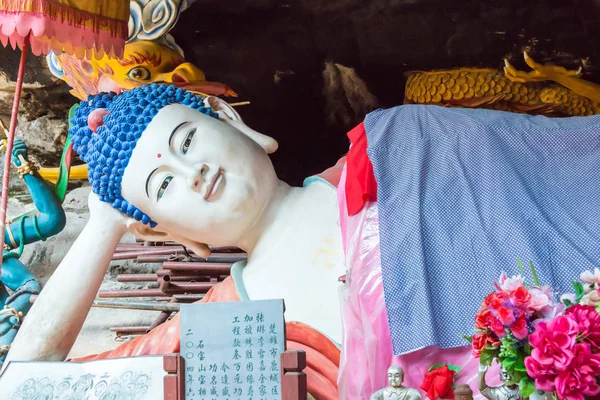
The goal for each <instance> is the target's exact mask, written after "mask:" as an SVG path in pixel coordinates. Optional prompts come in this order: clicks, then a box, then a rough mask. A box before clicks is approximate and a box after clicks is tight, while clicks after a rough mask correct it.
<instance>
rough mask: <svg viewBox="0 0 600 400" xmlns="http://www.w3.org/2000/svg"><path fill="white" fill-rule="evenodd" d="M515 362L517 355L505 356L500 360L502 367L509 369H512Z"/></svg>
mask: <svg viewBox="0 0 600 400" xmlns="http://www.w3.org/2000/svg"><path fill="white" fill-rule="evenodd" d="M516 362H517V357H515V356H510V357H507V358H505V359H504V360H502V365H503V366H504V368H506V369H509V370H510V369H513V366H514V365H515V363H516Z"/></svg>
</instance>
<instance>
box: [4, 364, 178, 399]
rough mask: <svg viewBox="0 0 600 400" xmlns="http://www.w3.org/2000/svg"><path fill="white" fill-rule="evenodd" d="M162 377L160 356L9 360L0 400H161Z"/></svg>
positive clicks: (163, 374)
mask: <svg viewBox="0 0 600 400" xmlns="http://www.w3.org/2000/svg"><path fill="white" fill-rule="evenodd" d="M165 375H167V373H166V372H165V371H164V369H163V356H144V357H129V358H114V359H108V360H95V361H83V362H48V361H28V362H25V361H13V362H10V363H9V364H8V366H7V367H6V368H5V369H4V371H2V375H0V400H17V399H56V400H63V399H65V400H67V399H87V400H104V399H136V400H142V399H143V400H163V399H164V386H163V380H164V377H165Z"/></svg>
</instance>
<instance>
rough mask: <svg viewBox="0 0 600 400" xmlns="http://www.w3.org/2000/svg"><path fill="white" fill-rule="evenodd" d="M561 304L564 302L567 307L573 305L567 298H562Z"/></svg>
mask: <svg viewBox="0 0 600 400" xmlns="http://www.w3.org/2000/svg"><path fill="white" fill-rule="evenodd" d="M563 304H564V305H565V306H567V308H569V307H571V306H573V303H572V302H571V300H569V299H564V300H563Z"/></svg>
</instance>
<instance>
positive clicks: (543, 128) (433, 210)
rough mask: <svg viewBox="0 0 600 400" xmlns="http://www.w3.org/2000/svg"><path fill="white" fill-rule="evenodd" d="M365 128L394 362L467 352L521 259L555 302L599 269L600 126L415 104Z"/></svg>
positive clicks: (380, 114)
mask: <svg viewBox="0 0 600 400" xmlns="http://www.w3.org/2000/svg"><path fill="white" fill-rule="evenodd" d="M365 128H366V132H367V139H368V148H367V152H368V156H369V159H370V160H371V162H372V164H373V168H374V172H375V178H376V180H377V184H378V193H377V195H378V207H379V227H380V228H379V229H380V240H381V264H382V266H381V268H382V274H383V287H384V293H385V302H386V307H387V311H388V318H389V323H390V329H391V335H392V342H393V347H394V353H395V354H396V355H401V354H405V353H409V352H411V351H415V350H418V349H421V348H424V347H427V346H438V347H441V348H451V347H458V346H464V345H467V344H468V343H467V342H466V341H465V340H464V339H463V338H462V337H461V335H463V334H471V333H473V330H474V317H475V315H476V313H477V310H478V309H479V307H480V305H481V302H482V301H483V299H484V298H485V296H486V295H487V294H488V293H490V292H492V291H493V289H494V288H493V282H494V281H495V280H497V279H498V278H499V277H500V274H501V273H502V272H503V271H504V272H506V273H507V274H508V275H516V274H518V272H519V270H518V266H517V258H520V259H521V260H523V264H524V265H525V267H527V266H528V265H529V262H530V261H531V262H533V264H534V266H535V268H536V271H537V272H538V275H539V279H540V281H541V283H542V284H546V285H549V286H551V287H552V288H553V289H554V290H555V293H557V295H560V294H561V293H565V292H572V291H573V289H572V284H571V282H572V281H574V280H579V274H580V273H581V272H583V271H584V270H586V269H591V268H594V267H600V116H592V117H575V118H562V119H558V118H556V119H555V118H546V117H541V116H536V117H533V116H527V115H520V114H512V113H506V112H499V111H488V110H475V109H458V108H442V107H437V106H422V105H405V106H400V107H396V108H392V109H389V110H377V111H375V112H373V113H371V114H369V115H368V116H367V118H366V119H365ZM525 270H526V274H525V278H526V280H527V281H528V282H529V283H532V278H531V274H530V273H527V271H528V270H529V268H525Z"/></svg>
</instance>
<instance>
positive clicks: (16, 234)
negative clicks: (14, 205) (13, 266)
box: [4, 172, 66, 248]
mask: <svg viewBox="0 0 600 400" xmlns="http://www.w3.org/2000/svg"><path fill="white" fill-rule="evenodd" d="M23 179H24V180H25V184H26V185H27V189H28V190H29V193H30V194H31V198H32V200H33V204H35V206H36V207H37V209H38V211H39V215H37V216H35V218H34V217H33V216H31V217H25V221H24V230H23V237H24V241H25V244H29V243H33V242H37V241H38V240H41V239H45V238H48V237H50V236H54V235H56V234H57V233H59V232H60V231H62V230H63V229H64V227H65V223H66V217H65V212H64V210H63V208H62V206H61V203H60V200H59V199H58V197H56V195H55V194H54V192H53V191H52V189H51V188H50V187H48V185H47V184H46V182H45V181H44V180H43V179H42V177H41V176H40V175H39V174H38V173H37V172H34V174H33V175H31V174H26V175H25V176H24V177H23ZM20 224H21V222H20V221H15V222H13V223H12V224H10V226H9V227H7V228H6V230H5V233H4V243H5V244H7V245H8V246H10V247H11V248H16V247H18V246H19V244H20V241H21V233H20Z"/></svg>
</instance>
